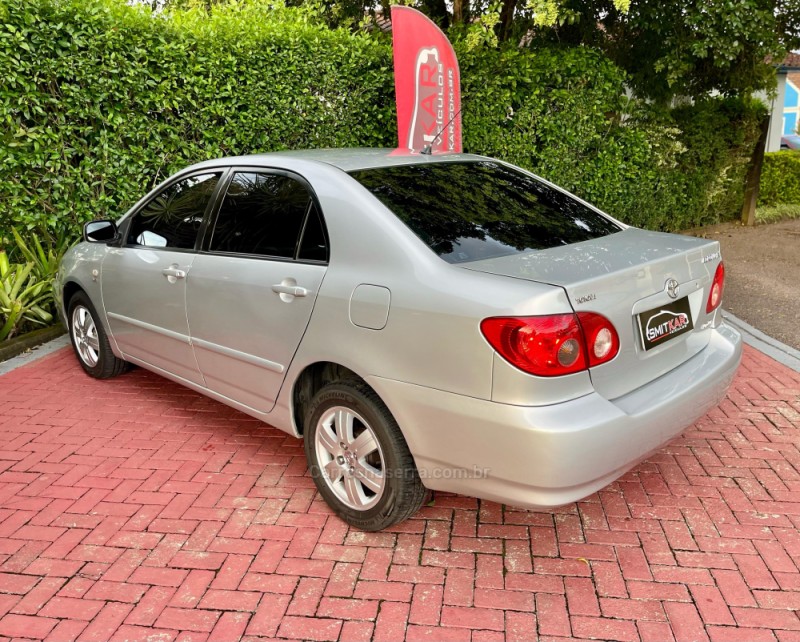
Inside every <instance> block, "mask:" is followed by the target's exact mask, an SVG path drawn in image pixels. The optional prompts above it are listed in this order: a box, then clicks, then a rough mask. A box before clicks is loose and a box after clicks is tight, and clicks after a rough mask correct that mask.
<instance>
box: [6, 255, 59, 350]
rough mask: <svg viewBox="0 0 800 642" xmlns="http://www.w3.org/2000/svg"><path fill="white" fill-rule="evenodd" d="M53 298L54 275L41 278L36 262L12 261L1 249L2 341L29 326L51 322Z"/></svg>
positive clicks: (44, 324)
mask: <svg viewBox="0 0 800 642" xmlns="http://www.w3.org/2000/svg"><path fill="white" fill-rule="evenodd" d="M52 300H53V282H52V278H51V279H49V280H42V279H40V278H38V276H37V274H36V271H35V265H34V264H33V263H24V264H23V263H10V262H9V260H8V256H7V255H6V253H5V252H4V251H0V342H1V341H5V340H6V339H10V338H12V337H13V336H14V335H15V334H16V333H17V332H18V331H19V330H20V329H22V328H25V326H37V325H41V326H46V325H50V324H51V323H52V322H53V315H52V314H51V312H50V311H49V310H48V309H47V308H48V307H50V306H51V305H52Z"/></svg>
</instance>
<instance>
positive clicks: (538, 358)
mask: <svg viewBox="0 0 800 642" xmlns="http://www.w3.org/2000/svg"><path fill="white" fill-rule="evenodd" d="M481 332H482V333H483V336H484V337H486V340H487V341H488V342H489V344H490V345H491V346H492V347H493V348H494V349H495V350H497V352H499V353H500V355H501V356H502V357H503V358H504V359H505V360H506V361H508V362H509V363H511V364H512V365H514V366H516V367H517V368H519V369H520V370H522V371H524V372H527V373H529V374H533V375H537V376H539V377H559V376H562V375H567V374H572V373H574V372H580V371H581V370H586V369H587V368H589V367H592V366H596V365H600V364H601V363H605V362H606V361H610V360H611V359H613V358H614V357H615V356H616V355H617V352H619V336H618V335H617V331H616V330H615V329H614V326H613V325H612V324H611V322H610V321H609V320H608V319H606V318H605V317H603V316H601V315H599V314H595V313H593V312H580V313H579V314H552V315H547V316H534V317H492V318H489V319H484V320H483V321H482V322H481Z"/></svg>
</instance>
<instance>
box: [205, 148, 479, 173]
mask: <svg viewBox="0 0 800 642" xmlns="http://www.w3.org/2000/svg"><path fill="white" fill-rule="evenodd" d="M281 158H286V159H290V158H291V159H298V160H306V161H315V162H319V163H325V164H327V165H333V166H334V167H338V168H339V169H341V170H343V171H345V172H351V171H355V170H359V169H373V168H378V167H393V166H396V165H419V164H423V163H425V164H427V163H442V162H453V161H477V160H486V157H485V156H476V155H474V154H454V153H450V152H443V153H436V154H421V153H420V152H415V151H410V150H407V149H384V148H367V147H364V148H342V149H301V150H293V151H282V152H271V153H268V154H251V155H248V156H229V157H226V158H217V159H214V160H210V161H205V162H203V163H198V164H197V165H194V166H193V168H192V169H204V168H205V167H218V166H219V165H220V164H221V163H224V164H226V165H255V166H258V165H270V164H271V163H275V162H276V161H279V159H281Z"/></svg>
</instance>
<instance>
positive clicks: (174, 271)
mask: <svg viewBox="0 0 800 642" xmlns="http://www.w3.org/2000/svg"><path fill="white" fill-rule="evenodd" d="M161 274H163V275H164V276H166V277H172V278H173V279H185V278H186V272H185V271H184V270H179V269H178V267H177V266H176V265H173V266H171V267H168V268H164V269H163V270H161Z"/></svg>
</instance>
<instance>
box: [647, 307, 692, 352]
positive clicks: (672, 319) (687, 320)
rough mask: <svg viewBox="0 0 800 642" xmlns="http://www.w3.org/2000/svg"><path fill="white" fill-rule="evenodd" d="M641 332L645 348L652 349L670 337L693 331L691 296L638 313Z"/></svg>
mask: <svg viewBox="0 0 800 642" xmlns="http://www.w3.org/2000/svg"><path fill="white" fill-rule="evenodd" d="M638 319H639V332H640V333H641V335H642V343H643V344H644V349H645V350H651V349H652V348H655V347H657V346H660V345H661V344H662V343H666V342H667V341H669V340H670V339H674V338H675V337H677V336H680V335H682V334H685V333H686V332H689V331H691V329H692V327H694V326H693V324H692V311H691V309H690V308H689V297H683V298H682V299H678V300H677V301H673V302H672V303H668V304H666V305H660V306H658V307H657V308H653V309H652V310H648V311H647V312H641V313H640V314H639V315H638Z"/></svg>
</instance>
